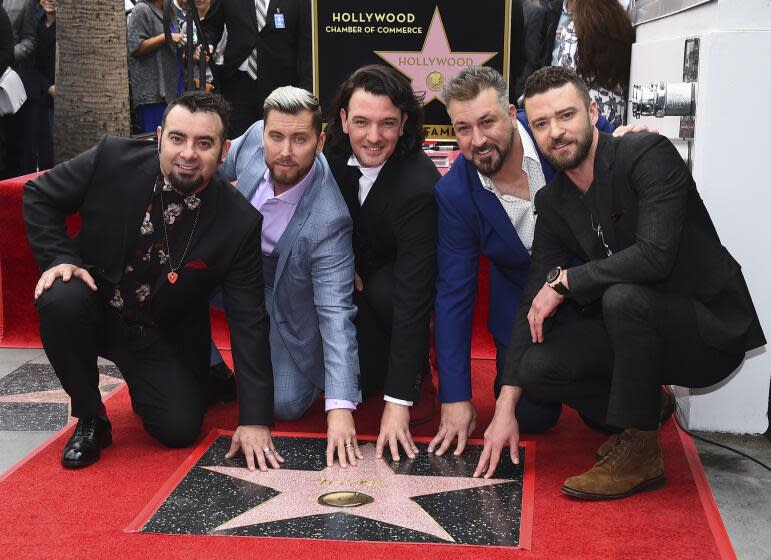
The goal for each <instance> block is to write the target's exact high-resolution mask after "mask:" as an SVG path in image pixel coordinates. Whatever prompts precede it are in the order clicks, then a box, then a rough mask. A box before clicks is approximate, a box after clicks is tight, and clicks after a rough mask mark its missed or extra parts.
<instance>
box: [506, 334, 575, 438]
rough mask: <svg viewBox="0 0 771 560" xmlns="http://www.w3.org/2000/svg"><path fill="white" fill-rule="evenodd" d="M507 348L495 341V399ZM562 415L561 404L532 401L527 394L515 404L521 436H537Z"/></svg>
mask: <svg viewBox="0 0 771 560" xmlns="http://www.w3.org/2000/svg"><path fill="white" fill-rule="evenodd" d="M507 349H508V348H507V347H506V346H504V345H503V344H500V343H499V342H498V341H497V340H496V341H495V382H494V383H493V391H494V393H495V398H496V399H497V398H498V395H500V393H501V385H502V383H501V379H502V377H503V370H504V368H505V366H506V351H507ZM560 414H562V403H560V402H540V401H536V400H533V399H532V398H530V397H529V396H528V395H527V394H523V395H522V397H521V398H520V399H519V402H518V403H517V408H516V410H515V411H514V415H515V416H516V417H517V424H519V433H521V434H539V433H541V432H544V431H546V430H548V429H549V428H551V427H552V426H554V424H556V423H557V420H559V419H560Z"/></svg>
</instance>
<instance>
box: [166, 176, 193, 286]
mask: <svg viewBox="0 0 771 560" xmlns="http://www.w3.org/2000/svg"><path fill="white" fill-rule="evenodd" d="M200 213H201V205H200V204H198V206H197V207H196V209H195V220H194V221H193V229H192V230H190V237H188V238H187V245H185V250H184V251H182V257H181V258H180V259H179V262H178V263H177V266H174V265H172V264H171V244H170V243H169V234H168V232H167V231H166V210H165V209H164V203H163V187H161V223H162V224H163V238H164V240H165V241H166V254H167V255H168V256H169V269H170V272H169V273H168V274H167V275H166V278H168V279H169V283H170V284H174V283H175V282H176V281H177V278H179V274H178V273H177V271H178V270H179V267H180V266H182V263H183V262H184V261H185V256H186V255H187V251H188V249H190V242H191V241H192V240H193V234H194V233H195V226H196V225H198V215H199V214H200Z"/></svg>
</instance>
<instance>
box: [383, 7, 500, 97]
mask: <svg viewBox="0 0 771 560" xmlns="http://www.w3.org/2000/svg"><path fill="white" fill-rule="evenodd" d="M375 54H376V55H378V56H379V57H380V58H382V59H383V60H385V61H386V62H388V63H389V64H390V65H391V66H393V67H394V68H396V69H397V70H399V71H400V72H401V73H402V74H404V75H405V76H407V77H408V78H409V79H410V80H411V82H412V89H413V90H414V91H423V90H424V89H425V91H426V95H425V97H424V99H423V104H424V105H428V104H429V103H430V102H431V101H433V100H434V99H439V92H440V90H441V89H442V84H444V82H446V81H447V80H450V79H452V78H454V77H455V76H456V75H458V74H459V73H460V71H461V70H463V69H464V68H465V67H466V66H469V65H470V64H484V63H485V62H487V61H488V60H490V59H491V58H493V57H494V56H495V55H496V54H498V53H497V52H453V51H452V50H451V49H450V43H449V41H448V40H447V33H446V32H445V29H444V23H443V22H442V17H441V15H440V14H439V8H438V7H437V8H436V9H435V10H434V16H433V17H432V18H431V24H430V25H429V27H428V33H427V34H426V38H425V40H424V42H423V48H422V49H421V50H420V51H375Z"/></svg>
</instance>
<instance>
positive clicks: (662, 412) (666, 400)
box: [596, 387, 675, 459]
mask: <svg viewBox="0 0 771 560" xmlns="http://www.w3.org/2000/svg"><path fill="white" fill-rule="evenodd" d="M674 411H675V398H674V397H673V396H672V395H671V393H670V392H669V389H667V388H666V387H662V388H661V405H660V408H659V426H661V425H663V424H664V422H666V421H667V420H669V417H670V416H672V413H673V412H674ZM617 439H618V434H611V436H610V437H609V438H608V439H607V441H606V442H605V443H603V444H602V445H601V446H600V448H599V449H598V450H597V453H596V455H597V458H598V459H602V458H603V457H605V455H607V454H608V452H609V451H610V450H611V449H613V446H614V445H616V440H617Z"/></svg>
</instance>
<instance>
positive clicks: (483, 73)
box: [442, 64, 509, 112]
mask: <svg viewBox="0 0 771 560" xmlns="http://www.w3.org/2000/svg"><path fill="white" fill-rule="evenodd" d="M490 88H492V89H494V90H495V97H496V99H497V100H498V105H500V106H501V109H503V111H504V112H506V111H508V110H509V88H508V86H507V85H506V82H505V81H504V79H503V76H501V74H500V73H499V72H498V71H497V70H496V69H495V68H490V67H489V66H477V65H475V64H471V65H469V66H466V67H465V68H464V69H463V70H461V71H460V72H459V73H458V74H457V75H456V76H455V77H454V78H452V79H451V80H448V81H447V82H445V83H444V86H442V101H444V104H445V105H449V104H450V101H461V102H463V101H471V100H472V99H476V97H477V96H478V95H479V94H480V93H482V92H483V91H485V90H487V89H490Z"/></svg>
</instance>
